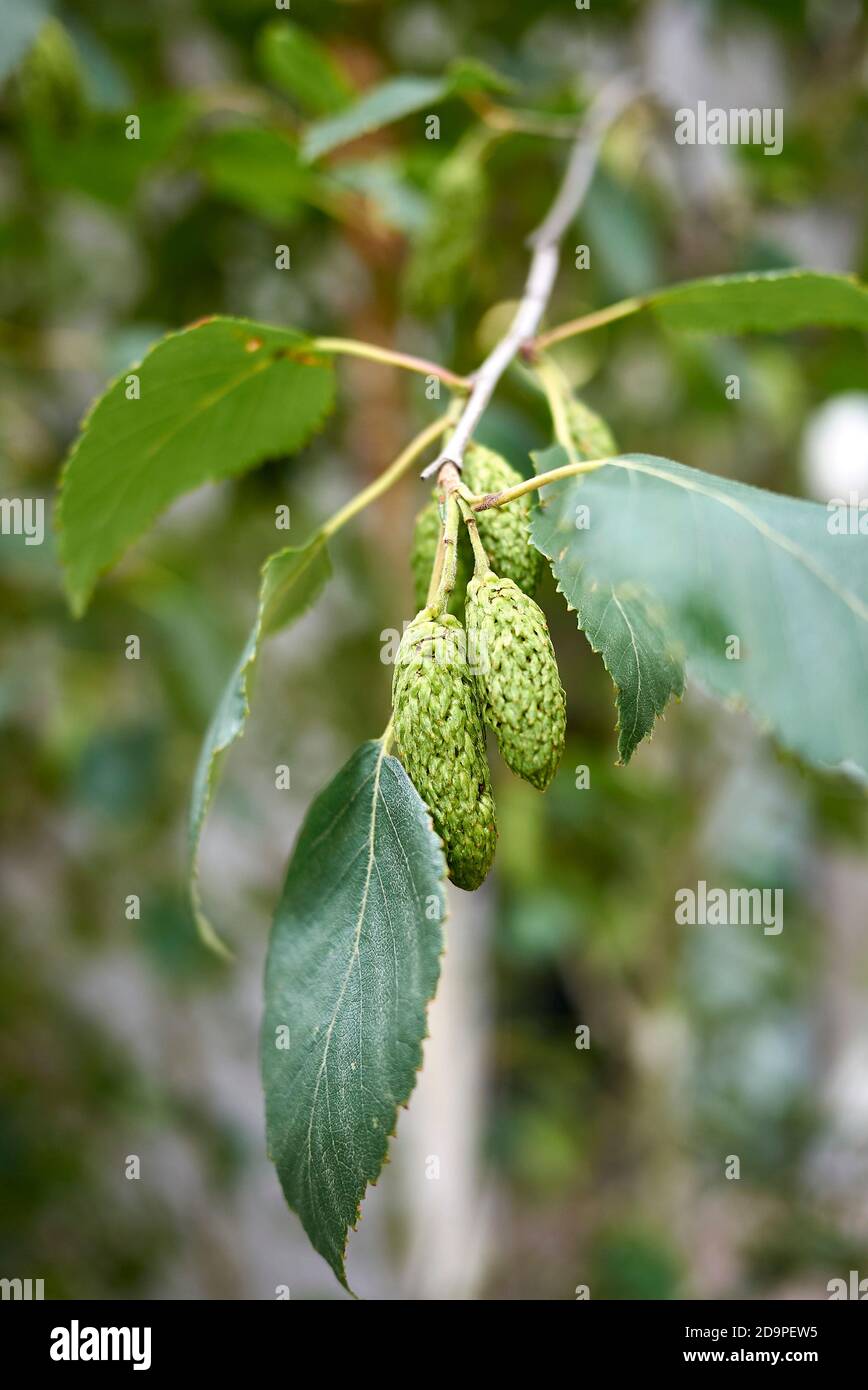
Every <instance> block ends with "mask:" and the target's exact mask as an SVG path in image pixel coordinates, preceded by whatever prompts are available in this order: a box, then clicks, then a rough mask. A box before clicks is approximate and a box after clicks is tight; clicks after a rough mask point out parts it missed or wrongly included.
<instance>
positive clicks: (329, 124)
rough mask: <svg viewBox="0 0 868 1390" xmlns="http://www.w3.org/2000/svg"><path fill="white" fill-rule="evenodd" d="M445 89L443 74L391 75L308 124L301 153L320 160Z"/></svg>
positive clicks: (437, 96) (440, 95) (443, 93)
mask: <svg viewBox="0 0 868 1390" xmlns="http://www.w3.org/2000/svg"><path fill="white" fill-rule="evenodd" d="M448 91H449V84H448V82H447V81H446V80H445V79H444V78H442V77H390V78H389V79H388V80H387V81H385V82H381V83H380V84H379V85H378V86H376V87H372V88H371V89H370V90H369V91H367V92H365V93H364V94H363V95H362V96H360V97H359V99H358V101H356V102H354V103H353V105H352V106H348V107H347V108H346V109H345V110H343V111H339V112H338V113H337V114H336V115H334V116H327V117H325V118H324V119H323V120H320V121H314V123H313V124H312V125H309V126H308V128H307V130H306V131H305V134H304V138H303V140H302V152H303V153H304V155H305V157H306V158H307V159H310V160H314V159H320V158H321V157H322V156H323V155H324V154H328V153H329V151H330V150H335V149H337V147H338V146H339V145H346V144H348V143H349V141H350V140H358V138H359V136H361V135H368V134H370V132H371V131H372V130H379V129H380V127H381V126H384V125H391V123H392V122H393V121H400V120H402V119H403V117H404V116H410V115H412V114H413V112H414V111H422V110H424V109H426V108H428V107H430V106H432V105H434V104H435V103H436V102H438V101H442V100H443V98H444V97H445V96H446V95H447V94H448Z"/></svg>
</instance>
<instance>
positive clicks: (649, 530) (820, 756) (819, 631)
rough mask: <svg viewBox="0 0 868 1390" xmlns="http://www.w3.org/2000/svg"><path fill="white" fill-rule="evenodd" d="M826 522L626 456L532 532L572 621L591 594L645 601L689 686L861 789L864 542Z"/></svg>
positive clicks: (550, 491) (558, 491) (544, 510)
mask: <svg viewBox="0 0 868 1390" xmlns="http://www.w3.org/2000/svg"><path fill="white" fill-rule="evenodd" d="M566 461H567V455H566V452H565V451H564V450H553V451H550V452H549V454H548V455H547V456H546V464H547V465H549V466H551V465H552V464H554V465H555V466H558V465H559V464H562V463H565V462H566ZM580 504H584V505H586V506H587V507H589V508H590V525H589V527H588V528H587V529H586V530H576V526H575V516H576V507H577V506H579V505H580ZM829 522H830V514H829V512H828V510H827V508H825V507H823V506H821V505H820V504H819V503H815V502H804V501H799V500H797V499H795V498H791V497H781V496H778V495H776V494H774V493H770V492H765V491H761V490H760V489H758V488H751V487H747V486H745V485H744V484H743V483H735V482H730V481H729V480H728V479H725V478H716V477H712V476H710V475H709V474H705V473H700V472H697V471H696V470H695V469H692V468H686V467H684V466H683V465H682V464H678V463H673V462H672V461H671V460H669V459H662V458H655V457H653V456H652V455H647V454H630V455H624V456H622V457H620V458H617V459H613V460H611V461H610V462H609V463H606V464H604V465H602V466H601V467H600V468H599V469H597V470H595V471H594V472H592V473H589V474H586V475H583V476H577V477H575V478H572V479H568V480H566V481H564V482H562V483H554V484H551V485H550V486H549V487H547V488H545V489H543V504H542V506H541V508H540V509H538V510H537V512H536V514H535V515H534V517H533V520H532V523H531V526H532V537H533V540H534V544H535V545H537V546H538V548H539V549H540V550H542V552H543V553H544V554H545V555H547V556H548V557H549V559H550V561H551V565H552V570H553V571H554V574H555V576H556V578H557V580H558V582H559V584H560V587H561V589H562V591H563V592H564V594H565V595H566V597H567V600H568V602H570V603H571V604H573V606H574V607H578V606H579V605H578V603H577V602H576V599H577V598H578V599H579V600H580V601H581V595H582V592H583V590H584V586H586V585H587V584H588V583H596V584H599V585H601V586H604V585H609V586H611V587H612V588H613V589H614V590H615V591H616V592H617V593H618V594H619V595H620V594H621V593H623V592H625V591H626V593H628V594H629V595H631V596H633V597H634V598H635V597H641V600H642V602H643V603H644V604H645V605H646V608H647V610H648V611H650V612H651V613H653V614H654V615H655V618H656V615H658V614H659V618H658V619H657V624H658V627H659V630H660V632H661V633H663V634H665V638H666V646H667V649H668V650H669V651H670V652H675V653H677V652H678V651H679V650H683V652H684V653H685V655H686V665H687V673H688V676H690V677H695V678H696V679H697V680H698V681H700V682H701V683H702V684H703V685H704V686H706V687H707V688H708V689H709V690H711V691H712V692H714V693H715V694H717V695H719V696H721V697H722V698H723V699H725V700H727V701H729V702H732V703H734V704H737V705H742V706H745V707H746V708H747V709H749V710H750V711H751V712H752V713H753V714H754V715H755V717H756V718H757V719H758V720H759V721H760V722H761V723H762V724H763V725H765V726H766V727H768V728H769V729H771V730H772V731H773V732H774V733H775V734H776V735H777V737H778V738H779V739H780V741H781V743H783V744H784V745H785V746H786V747H787V748H790V749H792V750H793V751H794V752H796V753H798V754H799V755H800V756H802V757H803V758H805V759H806V760H808V761H809V762H813V763H816V764H819V765H821V766H825V767H841V766H845V767H847V768H848V769H849V770H851V771H852V770H857V769H858V770H859V771H860V772H861V773H862V774H863V775H864V774H865V772H866V769H868V720H866V719H865V700H864V691H865V673H866V671H868V540H866V538H865V537H864V536H859V535H849V534H846V535H839V534H833V531H832V530H830V529H829V525H828V523H829ZM833 529H834V528H833ZM733 638H736V639H737V641H738V647H737V648H736V647H735V646H734V645H733V642H732V639H733Z"/></svg>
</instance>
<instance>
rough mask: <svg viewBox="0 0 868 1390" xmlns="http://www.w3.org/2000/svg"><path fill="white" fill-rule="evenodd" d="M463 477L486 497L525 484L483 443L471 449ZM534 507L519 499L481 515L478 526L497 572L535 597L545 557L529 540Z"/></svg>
mask: <svg viewBox="0 0 868 1390" xmlns="http://www.w3.org/2000/svg"><path fill="white" fill-rule="evenodd" d="M461 476H462V479H463V480H464V482H465V483H466V484H467V486H468V487H469V488H470V490H471V492H475V493H478V494H480V495H483V496H484V495H486V494H488V493H492V492H504V491H505V490H506V488H509V487H515V485H516V484H517V483H520V482H521V481H522V475H521V474H520V473H519V472H518V470H517V469H515V468H513V467H512V464H510V463H507V461H506V459H505V458H501V456H500V454H496V453H495V452H494V451H493V450H492V449H486V448H484V447H483V445H481V444H471V445H470V447H469V448H468V450H467V453H466V454H465V457H464V467H463V468H462V470H461ZM530 505H531V502H530V497H529V496H527V497H519V498H518V499H517V500H516V501H515V502H513V503H511V504H510V506H508V507H503V508H502V509H498V508H496V507H493V508H492V509H491V510H490V511H487V512H478V513H477V516H476V524H477V526H478V528H479V539H480V540H481V541H482V544H483V546H484V548H485V552H486V554H487V555H488V559H489V562H490V564H491V568H492V569H493V570H494V572H495V573H496V574H499V575H500V576H501V577H502V578H503V579H512V580H513V581H514V583H516V584H517V585H518V587H519V588H520V589H523V590H524V592H525V593H526V594H530V595H531V597H532V596H533V595H534V594H535V593H536V589H537V585H538V584H539V579H540V575H541V573H542V566H543V557H542V555H541V554H540V552H539V551H538V550H537V549H536V548H535V547H534V546H533V545H531V543H530V540H529V538H528V520H529V514H530Z"/></svg>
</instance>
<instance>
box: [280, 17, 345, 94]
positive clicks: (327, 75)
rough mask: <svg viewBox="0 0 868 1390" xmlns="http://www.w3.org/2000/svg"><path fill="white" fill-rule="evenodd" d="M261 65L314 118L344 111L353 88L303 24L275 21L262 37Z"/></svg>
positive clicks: (283, 20) (286, 20) (285, 20)
mask: <svg viewBox="0 0 868 1390" xmlns="http://www.w3.org/2000/svg"><path fill="white" fill-rule="evenodd" d="M257 47H258V52H259V62H260V65H261V67H262V70H263V72H264V73H265V75H266V77H267V78H268V79H269V81H271V82H273V83H274V85H275V86H276V87H280V89H281V90H282V91H284V92H286V94H287V95H288V96H290V97H292V98H293V99H294V100H295V101H297V102H298V104H299V106H301V108H302V109H303V110H304V112H305V113H306V114H308V115H311V116H327V115H331V114H332V113H333V112H335V111H340V110H341V108H342V107H344V106H346V105H347V103H348V102H349V101H350V100H351V98H352V96H353V88H352V86H351V84H350V82H349V81H348V80H347V78H346V77H345V76H344V74H343V73H342V72H341V70H340V68H339V67H338V66H337V64H336V63H335V62H334V61H333V60H332V58H331V56H330V55H329V53H328V52H327V50H326V49H325V48H324V47H323V46H322V44H320V43H318V42H317V40H316V39H314V38H312V37H311V35H310V34H308V33H307V31H306V30H305V29H303V28H302V27H301V25H300V24H293V23H292V21H291V20H289V19H274V20H272V21H271V23H270V24H266V26H265V28H264V29H263V31H262V33H261V34H260V36H259V42H258V45H257Z"/></svg>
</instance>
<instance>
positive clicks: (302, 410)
mask: <svg viewBox="0 0 868 1390" xmlns="http://www.w3.org/2000/svg"><path fill="white" fill-rule="evenodd" d="M130 371H131V372H132V373H133V374H134V375H135V376H137V377H138V380H139V394H140V398H139V399H127V389H128V388H127V382H128V379H129V373H125V374H124V376H122V377H120V378H118V380H117V381H116V382H115V383H114V385H113V386H111V387H110V388H109V390H108V391H107V392H106V394H105V395H104V396H102V397H101V399H100V400H99V401H98V402H97V404H96V405H95V406H94V407H93V409H92V410H91V412H90V414H89V415H88V417H87V418H86V420H85V422H84V426H83V430H82V434H81V435H80V437H79V439H78V442H77V443H76V445H75V446H74V448H73V450H72V452H71V454H70V456H69V459H68V460H67V463H66V466H65V469H64V472H63V479H62V490H61V495H60V507H59V524H60V553H61V558H62V560H63V564H64V568H65V578H66V587H67V592H68V594H69V598H70V602H71V604H72V608H73V611H74V612H75V613H77V614H80V613H82V612H83V611H84V609H85V608H86V606H87V603H88V600H89V598H90V595H91V593H92V592H93V588H94V585H95V583H96V580H97V577H98V576H99V575H100V574H101V573H102V571H104V570H106V569H108V568H109V566H110V565H112V564H114V562H115V561H116V560H117V559H118V558H119V556H120V555H121V554H122V553H123V551H124V550H125V549H126V548H127V546H128V545H129V544H130V543H131V542H132V541H134V540H135V539H136V538H137V537H138V536H140V535H141V534H142V532H143V531H145V530H146V529H147V527H148V526H149V525H150V524H151V522H152V521H153V520H154V519H155V517H157V516H158V515H159V513H160V512H162V511H163V510H164V509H165V508H166V507H167V506H168V505H169V503H170V502H172V501H174V499H175V498H176V497H179V496H180V495H181V494H182V493H184V492H188V491H189V490H190V489H191V488H195V487H198V486H199V485H200V484H201V483H205V482H210V481H214V480H216V479H218V478H230V477H235V476H237V475H238V474H240V473H243V472H244V471H245V470H246V469H248V468H251V467H253V465H254V464H257V463H260V462H261V461H262V460H263V459H266V458H269V457H273V456H275V455H279V454H285V453H289V452H291V451H292V450H294V449H298V448H299V447H300V446H301V445H302V444H304V443H305V441H306V440H307V439H309V437H310V436H311V434H313V432H314V431H315V430H316V429H317V428H318V427H319V426H320V425H321V423H322V421H323V419H324V418H325V416H326V415H327V414H328V411H329V410H330V409H331V406H332V402H333V397H334V375H333V371H332V366H331V363H330V362H329V361H328V359H325V358H323V357H321V356H319V355H317V354H316V353H314V352H312V351H311V350H310V348H309V346H308V340H307V339H306V338H305V337H304V336H303V335H302V334H300V333H296V332H295V331H294V330H292V329H289V328H285V329H284V328H270V327H267V326H265V325H263V324H258V323H251V322H250V321H249V320H247V319H230V318H213V319H210V320H208V321H206V322H205V323H203V324H200V325H198V326H196V327H193V328H188V329H185V330H183V331H182V332H180V333H174V334H171V335H170V336H169V337H168V338H165V339H164V340H163V341H162V342H161V343H158V344H157V346H156V347H154V348H153V349H152V350H151V351H150V352H149V353H148V354H147V355H146V356H145V357H144V359H143V360H142V362H141V364H140V366H137V367H133V368H131V369H130Z"/></svg>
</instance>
